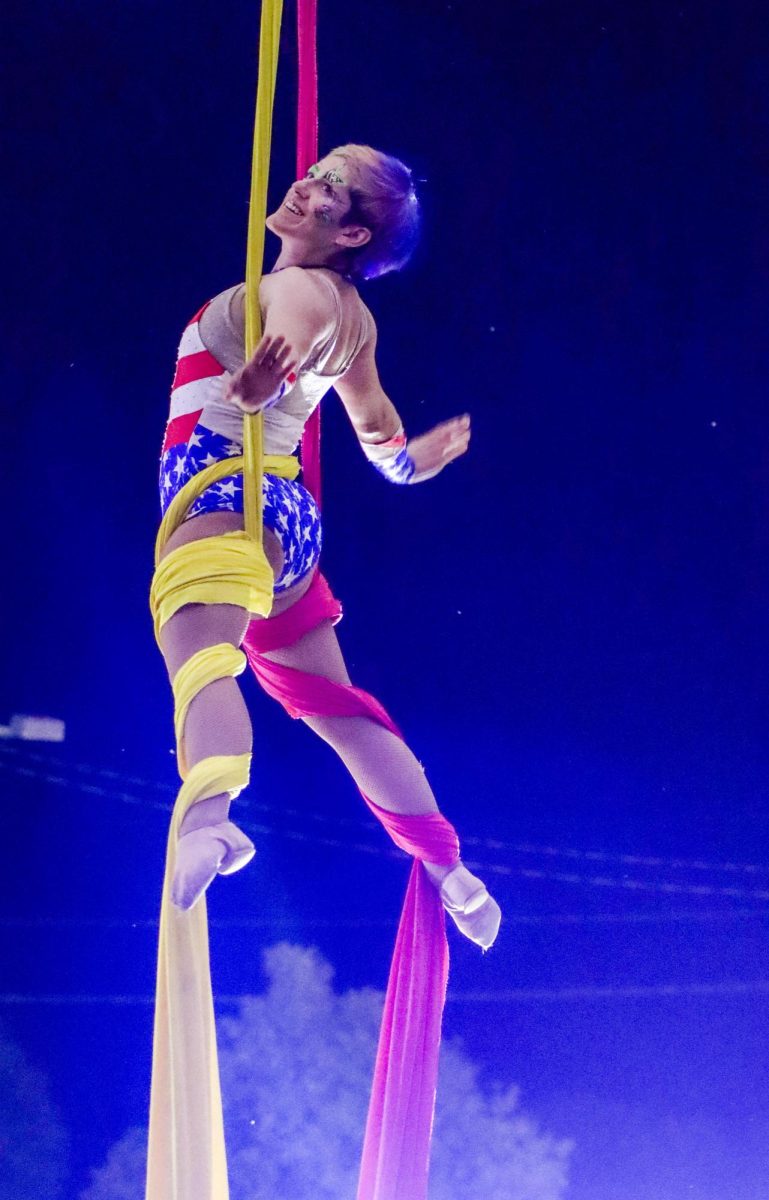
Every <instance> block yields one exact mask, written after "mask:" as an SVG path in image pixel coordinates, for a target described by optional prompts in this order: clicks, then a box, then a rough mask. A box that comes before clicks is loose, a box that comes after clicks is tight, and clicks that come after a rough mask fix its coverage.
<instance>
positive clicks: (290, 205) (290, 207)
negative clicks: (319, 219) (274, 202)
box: [284, 200, 304, 217]
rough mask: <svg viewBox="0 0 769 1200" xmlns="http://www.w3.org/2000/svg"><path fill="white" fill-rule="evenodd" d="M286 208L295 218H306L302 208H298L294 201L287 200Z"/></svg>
mask: <svg viewBox="0 0 769 1200" xmlns="http://www.w3.org/2000/svg"><path fill="white" fill-rule="evenodd" d="M284 208H287V209H288V211H289V212H290V213H293V214H294V216H297V217H301V216H304V214H303V212H302V210H301V208H297V206H296V205H295V204H294V202H293V200H286V201H285V202H284Z"/></svg>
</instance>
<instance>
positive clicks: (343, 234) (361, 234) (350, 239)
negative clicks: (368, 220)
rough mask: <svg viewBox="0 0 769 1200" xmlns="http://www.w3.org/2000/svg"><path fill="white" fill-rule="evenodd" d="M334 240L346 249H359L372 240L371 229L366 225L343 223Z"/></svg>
mask: <svg viewBox="0 0 769 1200" xmlns="http://www.w3.org/2000/svg"><path fill="white" fill-rule="evenodd" d="M334 240H335V241H336V244H337V246H342V247H343V248H344V249H345V250H359V249H360V247H361V246H365V245H366V242H370V241H371V230H370V229H367V228H366V226H365V225H343V226H342V228H341V229H340V230H339V233H338V234H337V236H336V238H335V239H334Z"/></svg>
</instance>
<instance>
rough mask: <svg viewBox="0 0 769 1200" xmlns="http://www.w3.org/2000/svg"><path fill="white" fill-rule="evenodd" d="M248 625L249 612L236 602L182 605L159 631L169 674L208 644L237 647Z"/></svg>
mask: <svg viewBox="0 0 769 1200" xmlns="http://www.w3.org/2000/svg"><path fill="white" fill-rule="evenodd" d="M247 626H248V613H247V612H246V610H245V609H244V608H239V607H238V605H236V604H185V605H184V607H183V608H180V609H179V611H178V612H176V613H174V615H173V616H172V617H171V618H170V619H169V620H168V621H166V623H165V625H164V626H163V629H162V630H161V634H160V644H161V648H162V651H163V657H164V658H165V660H166V665H167V667H168V671H169V674H170V675H171V677H172V678H173V676H174V674H175V673H176V671H177V670H178V669H179V667H180V666H181V665H182V663H184V662H186V661H187V659H188V658H191V657H192V655H193V654H197V652H198V651H199V650H205V649H206V648H207V647H208V646H216V645H219V644H220V643H222V642H228V643H229V644H230V645H232V646H240V644H241V642H242V641H243V638H244V636H245V633H246V628H247Z"/></svg>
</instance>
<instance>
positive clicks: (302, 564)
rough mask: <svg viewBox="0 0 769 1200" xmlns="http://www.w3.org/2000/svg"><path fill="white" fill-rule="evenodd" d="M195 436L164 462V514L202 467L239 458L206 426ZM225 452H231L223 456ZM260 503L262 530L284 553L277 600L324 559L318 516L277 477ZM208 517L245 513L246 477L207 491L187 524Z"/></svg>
mask: <svg viewBox="0 0 769 1200" xmlns="http://www.w3.org/2000/svg"><path fill="white" fill-rule="evenodd" d="M195 435H196V436H195V437H193V438H190V441H189V442H184V443H180V444H179V445H177V446H172V447H171V448H170V449H168V450H167V451H166V453H165V454H164V455H163V458H162V460H161V463H160V506H161V509H162V511H163V512H164V513H165V511H166V509H167V508H168V505H169V504H170V503H171V501H172V500H173V498H174V496H175V495H176V493H177V492H178V491H180V490H181V488H182V487H183V486H184V484H185V483H187V481H188V480H189V479H191V478H192V476H193V475H197V473H198V471H201V470H202V469H203V467H205V466H209V465H210V464H211V463H212V462H218V461H219V460H220V459H222V458H230V457H232V456H233V455H234V454H240V453H241V449H240V447H238V446H234V445H233V444H232V443H231V442H229V441H228V439H227V438H224V437H222V436H221V435H220V434H216V433H211V431H210V430H207V429H204V428H203V426H200V425H198V426H197V427H196V430H195ZM201 435H202V436H201ZM196 443H199V444H196ZM219 443H221V445H220V444H219ZM217 450H218V451H220V453H218V454H217ZM224 450H226V451H227V452H226V453H222V451H224ZM262 497H263V519H264V524H265V525H266V526H267V528H268V529H271V530H272V531H273V533H274V534H275V536H276V537H277V539H278V541H279V542H280V545H281V549H282V550H283V570H282V571H281V573H280V575H279V577H278V578H277V579H276V580H275V588H274V591H275V595H279V594H280V593H281V592H284V591H286V589H287V588H289V587H291V586H292V585H293V584H295V583H296V582H297V581H298V580H299V579H301V578H303V576H305V575H306V574H307V572H308V571H311V570H312V568H313V567H314V566H315V564H316V563H317V561H318V559H319V558H320V548H321V542H322V530H321V521H320V511H319V509H318V506H317V504H316V503H315V501H314V500H313V498H312V496H311V495H310V493H309V492H308V491H307V489H306V488H304V487H302V485H301V483H297V481H296V480H291V479H281V478H280V476H278V475H265V476H264V478H263V480H262ZM209 512H239V513H242V512H243V476H242V475H227V476H225V478H224V479H220V480H219V482H218V483H214V484H212V485H211V487H208V488H206V490H205V491H204V492H203V495H202V496H199V497H198V499H197V500H196V501H195V503H194V504H193V505H192V506H191V507H190V511H189V512H188V514H187V516H186V517H185V520H187V521H188V520H189V519H190V518H191V517H197V516H199V514H200V513H209Z"/></svg>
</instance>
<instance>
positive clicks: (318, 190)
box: [267, 154, 356, 253]
mask: <svg viewBox="0 0 769 1200" xmlns="http://www.w3.org/2000/svg"><path fill="white" fill-rule="evenodd" d="M355 176H356V170H355V163H354V162H353V161H352V160H351V159H350V158H347V157H346V156H345V157H344V158H342V157H341V155H338V154H328V155H326V157H325V158H322V159H321V160H320V162H317V163H315V164H314V166H312V167H310V169H309V171H308V172H307V174H306V175H305V177H304V179H297V181H296V182H295V183H292V185H291V187H290V188H289V190H288V192H287V194H286V198H285V199H284V201H283V203H282V204H281V205H280V208H278V209H276V211H275V212H274V213H271V214H270V216H269V217H268V218H267V228H268V229H270V230H272V232H273V233H275V234H277V235H278V237H280V238H286V237H288V238H292V239H293V240H298V241H301V242H303V243H306V244H307V247H308V250H311V251H316V252H320V253H322V252H323V251H324V250H328V251H333V250H335V249H339V246H340V241H339V238H340V236H341V233H340V231H341V228H342V225H343V223H344V220H345V218H346V216H347V214H348V213H349V212H350V208H351V204H352V199H351V196H350V188H351V186H352V184H353V182H354V179H355Z"/></svg>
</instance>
